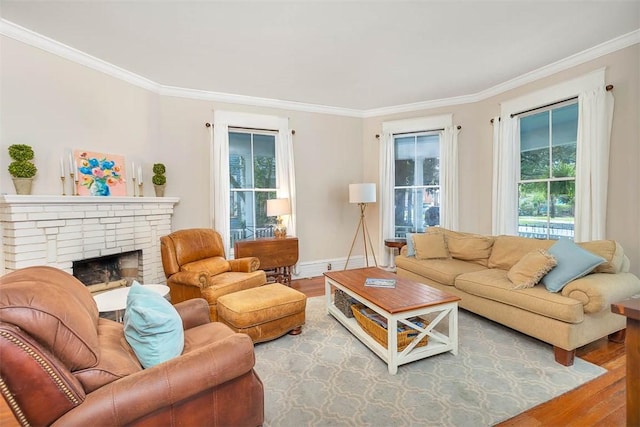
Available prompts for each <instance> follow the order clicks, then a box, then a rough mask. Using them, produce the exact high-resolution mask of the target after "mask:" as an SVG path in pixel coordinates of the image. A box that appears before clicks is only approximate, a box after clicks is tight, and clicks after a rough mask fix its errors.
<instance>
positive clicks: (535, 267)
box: [507, 249, 558, 289]
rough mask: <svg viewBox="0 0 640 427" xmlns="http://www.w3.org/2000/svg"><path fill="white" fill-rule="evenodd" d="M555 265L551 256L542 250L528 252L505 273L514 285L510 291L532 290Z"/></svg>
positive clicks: (555, 262)
mask: <svg viewBox="0 0 640 427" xmlns="http://www.w3.org/2000/svg"><path fill="white" fill-rule="evenodd" d="M557 264H558V262H557V261H556V259H555V258H554V257H553V255H551V254H549V253H548V252H547V251H546V250H544V249H536V250H535V251H532V252H529V253H528V254H526V255H525V256H523V257H522V258H521V259H520V261H518V262H517V263H516V264H515V265H514V266H513V267H511V269H509V271H508V272H507V277H508V278H509V280H510V281H511V283H513V285H514V286H513V287H512V288H511V289H526V288H533V287H534V286H535V285H537V284H538V282H540V280H541V279H542V278H543V277H544V276H545V275H546V274H547V273H548V272H550V271H551V270H552V269H553V267H555V266H556V265H557Z"/></svg>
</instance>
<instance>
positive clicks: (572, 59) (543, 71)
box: [362, 29, 640, 117]
mask: <svg viewBox="0 0 640 427" xmlns="http://www.w3.org/2000/svg"><path fill="white" fill-rule="evenodd" d="M637 43H640V29H638V30H635V31H632V32H630V33H627V34H624V35H622V36H620V37H616V38H615V39H612V40H609V41H606V42H604V43H601V44H599V45H597V46H594V47H592V48H589V49H586V50H583V51H582V52H579V53H576V54H574V55H571V56H569V57H567V58H564V59H561V60H559V61H556V62H554V63H552V64H549V65H546V66H544V67H541V68H538V69H537V70H533V71H531V72H529V73H526V74H523V75H521V76H518V77H516V78H513V79H511V80H508V81H506V82H504V83H500V84H498V85H496V86H493V87H491V88H489V89H486V90H483V91H480V92H477V93H475V94H471V95H464V96H457V97H453V98H444V99H437V100H433V101H424V102H416V103H413V104H404V105H397V106H393V107H384V108H376V109H371V110H365V111H363V112H362V116H363V117H378V116H386V115H390V114H396V113H406V112H409V111H419V110H428V109H432V108H438V107H448V106H453V105H460V104H469V103H473V102H479V101H483V100H485V99H488V98H491V97H493V96H496V95H499V94H501V93H504V92H506V91H508V90H511V89H515V88H517V87H520V86H523V85H525V84H527V83H531V82H534V81H536V80H540V79H542V78H544V77H549V76H550V75H552V74H555V73H558V72H560V71H564V70H567V69H569V68H572V67H575V66H577V65H580V64H583V63H585V62H588V61H591V60H593V59H596V58H599V57H601V56H604V55H607V54H609V53H612V52H615V51H618V50H621V49H624V48H626V47H629V46H632V45H634V44H637Z"/></svg>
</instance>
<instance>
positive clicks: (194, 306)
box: [173, 298, 211, 330]
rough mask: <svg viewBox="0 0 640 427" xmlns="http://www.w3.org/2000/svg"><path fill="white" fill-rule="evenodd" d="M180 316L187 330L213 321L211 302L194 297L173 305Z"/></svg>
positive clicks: (183, 326)
mask: <svg viewBox="0 0 640 427" xmlns="http://www.w3.org/2000/svg"><path fill="white" fill-rule="evenodd" d="M173 307H174V308H175V309H176V311H177V312H178V314H179V315H180V318H181V319H182V328H183V329H185V330H187V329H191V328H194V327H196V326H200V325H204V324H205V323H209V322H211V318H210V317H209V303H208V302H207V300H206V299H204V298H193V299H188V300H186V301H182V302H179V303H176V304H174V305H173Z"/></svg>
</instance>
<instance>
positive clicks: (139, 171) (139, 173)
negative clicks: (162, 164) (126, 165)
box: [138, 166, 142, 184]
mask: <svg viewBox="0 0 640 427" xmlns="http://www.w3.org/2000/svg"><path fill="white" fill-rule="evenodd" d="M138 183H139V184H142V166H138Z"/></svg>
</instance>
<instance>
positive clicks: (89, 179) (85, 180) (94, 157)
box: [74, 150, 127, 196]
mask: <svg viewBox="0 0 640 427" xmlns="http://www.w3.org/2000/svg"><path fill="white" fill-rule="evenodd" d="M74 162H75V165H74V166H75V170H76V180H77V187H78V194H80V195H81V196H126V195H127V186H126V180H125V167H124V156H120V155H115V154H103V153H94V152H91V151H80V150H75V151H74Z"/></svg>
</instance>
